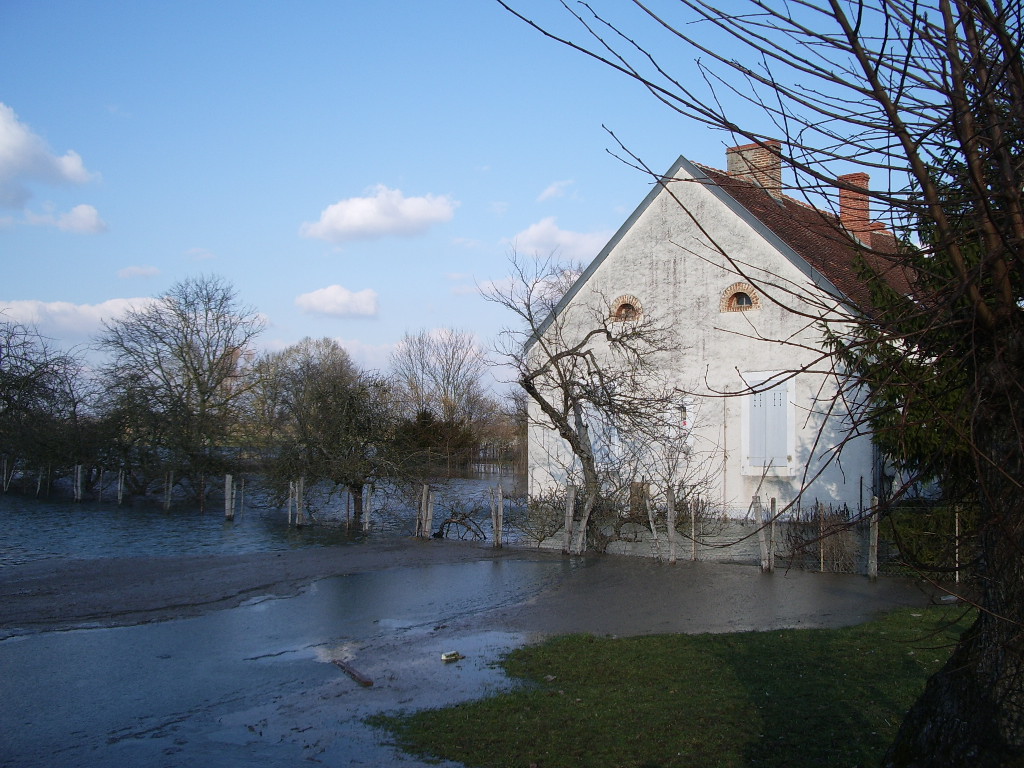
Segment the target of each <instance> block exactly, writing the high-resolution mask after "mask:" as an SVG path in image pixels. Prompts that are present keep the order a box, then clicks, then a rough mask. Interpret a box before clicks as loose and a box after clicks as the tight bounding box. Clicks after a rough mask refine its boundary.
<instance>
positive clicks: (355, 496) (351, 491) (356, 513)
mask: <svg viewBox="0 0 1024 768" xmlns="http://www.w3.org/2000/svg"><path fill="white" fill-rule="evenodd" d="M364 487H365V486H364V485H363V483H357V484H353V485H350V486H349V487H348V495H349V496H350V497H351V498H352V520H353V522H355V523H359V522H360V521H361V520H362V519H363V488H364Z"/></svg>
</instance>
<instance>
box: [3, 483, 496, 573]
mask: <svg viewBox="0 0 1024 768" xmlns="http://www.w3.org/2000/svg"><path fill="white" fill-rule="evenodd" d="M515 483H516V479H515V478H513V477H511V476H508V475H501V474H494V475H487V476H480V477H476V478H457V479H452V480H447V481H444V482H438V483H435V484H433V486H432V487H433V488H435V490H436V493H437V497H438V510H437V512H436V513H435V523H437V524H439V523H440V520H442V519H443V516H444V515H445V514H446V510H447V509H448V507H449V506H451V505H453V504H459V505H462V507H463V508H465V507H472V508H476V509H478V510H479V514H478V518H479V523H480V525H481V527H482V528H483V529H484V530H485V533H486V534H487V535H490V521H489V514H488V513H487V512H486V510H487V508H488V503H489V502H488V492H489V490H490V489H491V488H494V487H495V486H497V485H499V484H502V485H503V486H504V487H505V488H509V487H512V486H514V485H515ZM346 501H347V500H346V499H345V497H344V496H342V497H340V498H338V497H335V498H332V499H330V500H329V501H327V502H324V503H322V505H321V507H320V508H319V509H318V510H317V512H316V516H317V519H318V520H319V524H311V525H306V526H304V527H302V528H296V527H293V526H289V525H288V514H287V511H286V510H285V509H282V508H279V507H277V506H275V505H273V504H271V503H270V500H269V499H268V497H267V495H266V494H265V493H262V492H260V491H259V489H258V487H255V486H253V485H252V484H250V490H249V491H247V492H246V496H245V504H244V506H243V508H242V509H241V511H240V512H239V513H238V514H237V515H236V516H235V518H234V519H233V520H232V521H226V520H225V519H224V511H223V507H222V506H221V507H218V505H217V504H216V503H215V502H213V501H211V502H210V504H208V506H207V509H206V511H205V512H201V511H200V510H199V509H198V507H196V506H195V504H194V503H186V502H184V501H176V502H175V503H174V504H173V506H172V507H171V510H170V511H169V512H167V511H164V509H163V508H162V507H161V506H160V505H159V504H158V503H156V502H155V501H153V500H147V501H142V502H134V503H128V502H126V503H125V504H123V505H119V504H117V502H116V499H115V498H114V494H113V493H111V492H108V493H107V494H106V496H105V497H104V499H103V500H97V499H95V498H92V499H89V500H87V501H85V502H82V503H78V504H76V503H73V502H72V501H70V500H69V499H66V498H56V497H55V498H52V499H47V498H42V499H39V498H35V497H33V496H31V495H29V496H20V495H17V494H13V493H12V494H0V567H4V566H10V565H18V564H22V563H28V562H33V561H37V560H47V559H63V558H76V559H94V558H107V557H139V556H147V557H149V556H152V557H166V556H176V555H200V554H228V553H232V554H241V553H248V552H269V551H281V550H287V549H296V548H301V547H311V546H313V547H317V546H338V545H344V544H358V543H359V542H361V541H365V540H366V539H367V538H369V539H380V538H382V537H394V536H407V535H411V534H412V533H413V532H414V529H415V517H416V512H415V501H414V500H411V499H408V498H406V497H405V494H403V493H401V492H399V491H398V490H396V489H387V488H382V489H381V490H380V491H379V492H378V494H377V495H376V496H375V500H374V503H375V511H373V512H372V513H371V514H370V515H369V516H368V517H369V523H370V525H369V528H368V530H363V529H362V528H357V527H353V526H349V525H347V523H348V522H349V521H350V512H349V511H348V509H347V505H346Z"/></svg>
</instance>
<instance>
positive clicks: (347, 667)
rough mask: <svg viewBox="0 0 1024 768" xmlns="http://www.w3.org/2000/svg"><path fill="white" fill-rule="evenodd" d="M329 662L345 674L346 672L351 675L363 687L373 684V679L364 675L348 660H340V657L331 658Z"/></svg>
mask: <svg viewBox="0 0 1024 768" xmlns="http://www.w3.org/2000/svg"><path fill="white" fill-rule="evenodd" d="M331 663H332V664H334V665H335V666H337V667H338V668H339V669H341V670H342V671H343V672H344V673H345V674H347V675H348V676H349V677H351V678H352V679H353V680H355V681H356V682H357V683H359V684H360V685H361V686H363V687H364V688H369V687H371V686H372V685H373V680H371V679H370V678H368V677H367V676H366V675H364V674H363V673H362V672H360V671H359V670H358V669H356V668H355V667H353V666H352V665H351V664H349V663H348V662H345V661H342V660H341V659H331Z"/></svg>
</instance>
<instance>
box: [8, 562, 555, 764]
mask: <svg viewBox="0 0 1024 768" xmlns="http://www.w3.org/2000/svg"><path fill="white" fill-rule="evenodd" d="M560 570H561V565H560V563H559V562H558V561H547V562H535V561H526V560H524V561H502V562H500V563H492V562H480V563H477V562H473V563H463V564H452V565H431V566H426V567H419V568H401V569H393V570H388V571H379V572H370V573H362V574H354V575H352V576H345V577H338V578H333V579H325V580H323V581H320V582H317V583H316V584H315V585H314V586H313V588H311V589H310V590H309V591H308V592H306V593H304V594H302V595H299V596H297V597H293V598H287V599H279V600H265V601H257V602H251V603H249V604H246V605H243V606H239V607H237V608H232V609H228V610H222V611H217V612H213V613H210V614H207V615H204V616H200V617H196V618H189V619H181V620H177V621H169V622H164V623H160V624H146V625H139V626H132V627H114V628H106V629H84V630H78V631H70V632H51V633H40V634H36V635H31V636H24V637H21V638H18V640H17V641H10V642H0V667H2V668H3V669H4V670H5V675H4V678H5V679H4V681H3V683H2V684H0V687H2V693H3V695H2V696H0V732H2V733H4V734H5V736H4V742H5V746H4V750H3V751H4V755H3V764H5V765H7V764H9V765H18V766H19V767H25V766H53V765H76V766H80V767H81V768H93V767H96V766H108V765H109V766H115V765H116V766H123V765H126V764H147V765H150V764H151V765H170V766H176V765H197V764H198V765H218V766H233V765H239V766H242V765H278V764H285V763H286V762H292V761H295V760H313V761H317V760H323V761H324V762H326V763H328V764H331V765H381V764H399V765H402V764H405V765H418V764H419V763H417V762H416V761H415V760H413V759H412V758H409V757H408V756H406V755H403V754H400V753H397V752H396V751H395V750H394V749H393V748H392V747H390V746H387V745H386V744H384V745H382V744H381V743H379V742H380V741H381V739H382V734H380V733H377V732H375V731H373V730H372V729H369V728H368V727H366V726H364V725H363V724H362V719H363V718H364V717H366V716H367V715H369V714H372V713H375V712H381V711H391V710H397V709H409V708H421V707H436V706H444V705H447V704H451V703H455V702H457V701H461V700H466V699H470V698H476V697H479V696H483V695H487V694H488V693H490V692H493V691H496V690H500V689H502V688H504V687H506V686H508V685H509V682H508V681H507V680H506V679H505V677H504V675H503V674H502V672H501V671H500V669H498V668H497V666H496V665H495V661H496V660H497V659H499V658H500V656H501V655H502V654H503V653H505V652H506V651H508V650H510V649H511V648H513V647H515V646H516V645H519V644H521V643H523V642H524V641H525V636H524V635H521V634H518V633H514V632H503V631H481V630H480V629H479V627H477V628H475V629H473V628H466V625H467V622H466V621H465V619H466V617H467V616H471V615H479V614H480V613H482V612H484V611H486V610H489V609H490V608H492V607H494V606H495V605H498V606H500V605H503V604H513V603H519V602H522V601H525V600H528V599H529V597H530V596H531V595H532V594H534V593H536V592H537V591H538V590H540V589H541V588H542V587H543V586H545V585H546V584H548V583H549V582H550V580H551V578H552V577H553V575H554V574H555V573H556V572H558V571H560ZM458 627H463V628H462V629H459V628H458ZM449 651H458V652H459V653H460V654H462V655H463V657H464V658H462V659H461V660H459V661H457V662H454V663H445V662H443V661H442V660H441V654H442V653H445V652H449ZM335 659H340V660H342V661H345V662H348V663H349V664H350V665H352V666H353V667H354V668H355V669H357V670H358V672H359V673H360V674H361V675H363V676H365V677H366V678H369V679H370V680H372V683H373V684H372V686H370V687H365V686H363V685H360V684H359V683H358V682H357V681H356V680H354V679H353V678H352V677H350V676H349V675H348V674H346V673H345V671H344V670H342V669H341V668H339V667H338V666H337V665H335V664H334V663H332V662H333V660H335Z"/></svg>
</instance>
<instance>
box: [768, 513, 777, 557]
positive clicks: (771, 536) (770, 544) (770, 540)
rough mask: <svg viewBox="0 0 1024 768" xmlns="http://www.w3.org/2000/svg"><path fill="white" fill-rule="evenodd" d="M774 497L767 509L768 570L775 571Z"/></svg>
mask: <svg viewBox="0 0 1024 768" xmlns="http://www.w3.org/2000/svg"><path fill="white" fill-rule="evenodd" d="M775 506H776V505H775V497H774V496H772V500H771V506H770V508H769V511H770V513H771V516H772V517H771V520H770V521H769V522H768V533H769V536H768V572H769V573H774V572H775Z"/></svg>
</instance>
